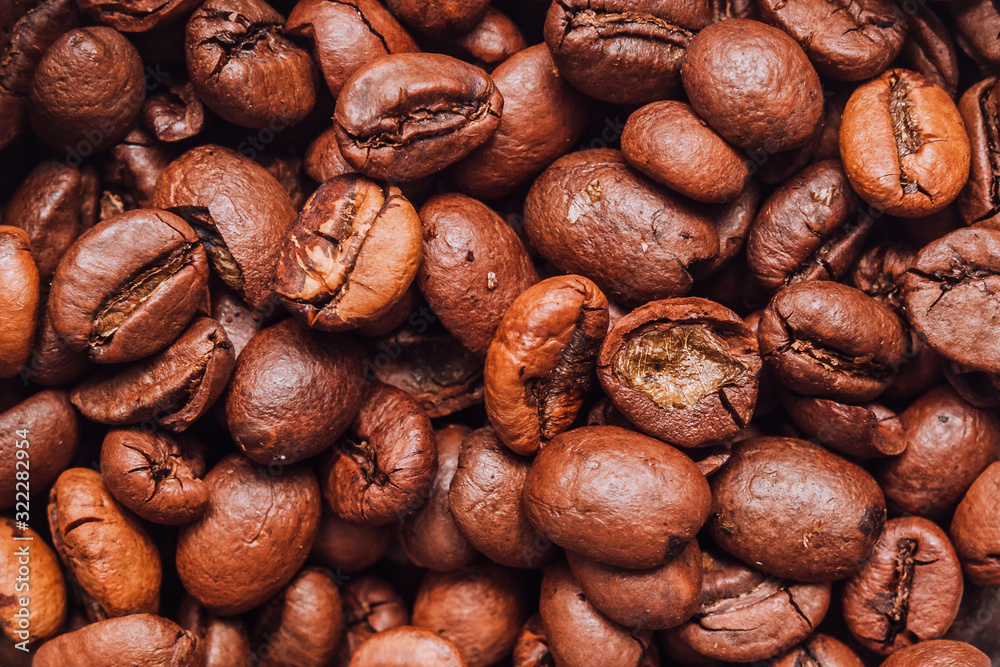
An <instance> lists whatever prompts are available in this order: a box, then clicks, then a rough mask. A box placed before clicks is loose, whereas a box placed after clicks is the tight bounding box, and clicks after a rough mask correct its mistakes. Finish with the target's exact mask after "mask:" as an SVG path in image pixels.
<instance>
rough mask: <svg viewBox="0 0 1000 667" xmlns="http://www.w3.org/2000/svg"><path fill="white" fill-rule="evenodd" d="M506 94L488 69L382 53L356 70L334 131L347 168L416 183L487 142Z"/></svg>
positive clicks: (339, 102) (445, 58)
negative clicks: (494, 82) (499, 88)
mask: <svg viewBox="0 0 1000 667" xmlns="http://www.w3.org/2000/svg"><path fill="white" fill-rule="evenodd" d="M502 110H503V95H501V94H500V91H498V90H497V88H496V86H495V85H494V84H493V81H492V79H490V77H489V75H487V74H486V72H484V71H483V70H481V69H479V68H478V67H476V66H474V65H469V64H468V63H464V62H462V61H461V60H457V59H455V58H451V57H449V56H444V55H440V54H436V53H403V54H396V55H390V56H385V57H383V58H380V59H378V60H377V61H374V62H371V63H369V64H367V65H365V66H363V67H361V68H360V69H359V70H358V71H356V72H355V73H354V74H353V75H352V76H351V77H350V78H349V79H348V80H347V82H346V83H345V84H344V87H343V89H342V90H341V92H340V96H339V97H338V98H337V110H336V112H335V113H334V116H333V127H334V130H335V131H336V133H337V141H338V142H339V144H340V150H341V152H342V153H343V155H344V158H345V159H346V160H347V162H348V163H349V164H351V165H352V166H354V167H355V168H356V169H357V170H358V171H360V172H361V173H363V174H365V175H367V176H371V177H372V178H382V179H387V180H392V181H413V180H416V179H418V178H422V177H424V176H429V175H431V174H433V173H436V172H438V171H441V170H442V169H444V168H445V167H447V166H448V165H449V164H452V163H453V162H457V161H458V160H460V159H462V158H463V157H465V156H466V155H468V154H469V153H470V152H472V150H473V149H475V148H476V146H479V145H480V144H482V143H483V142H484V141H486V140H487V139H488V138H489V137H490V135H491V134H493V132H494V131H495V130H496V128H497V125H499V123H500V113H501V112H502Z"/></svg>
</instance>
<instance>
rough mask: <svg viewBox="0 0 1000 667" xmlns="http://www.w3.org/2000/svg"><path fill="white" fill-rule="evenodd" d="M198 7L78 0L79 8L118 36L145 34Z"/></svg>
mask: <svg viewBox="0 0 1000 667" xmlns="http://www.w3.org/2000/svg"><path fill="white" fill-rule="evenodd" d="M197 5H198V0H130V1H129V2H125V3H123V2H117V1H116V0H80V8H81V9H83V11H85V12H86V13H87V14H89V15H90V17H91V18H93V19H94V20H95V21H97V22H98V23H101V24H103V25H106V26H110V27H112V28H114V29H115V30H119V31H121V32H146V31H147V30H152V29H153V28H156V27H159V26H160V25H166V24H168V23H173V22H175V21H176V20H177V19H178V18H180V17H183V16H184V15H186V14H187V13H189V12H190V11H191V10H192V9H194V8H195V7H196V6H197Z"/></svg>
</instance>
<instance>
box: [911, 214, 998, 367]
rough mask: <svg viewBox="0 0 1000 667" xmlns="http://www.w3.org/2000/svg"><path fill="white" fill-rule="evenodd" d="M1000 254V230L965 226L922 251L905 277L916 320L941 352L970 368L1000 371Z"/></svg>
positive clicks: (916, 323) (912, 314) (936, 350)
mask: <svg viewBox="0 0 1000 667" xmlns="http://www.w3.org/2000/svg"><path fill="white" fill-rule="evenodd" d="M997 257H1000V231H995V230H992V229H987V228H974V229H959V230H956V231H954V232H951V233H950V234H947V235H945V236H943V237H942V238H940V239H938V240H937V241H934V242H932V243H930V244H929V245H927V246H926V247H925V248H924V249H923V250H921V251H920V254H919V255H917V260H916V264H915V266H914V267H913V268H912V269H910V271H909V272H908V273H907V274H906V278H905V279H904V280H903V295H904V297H905V299H906V316H907V318H908V319H909V321H910V324H911V325H912V326H913V328H914V329H916V330H917V332H919V333H921V334H923V335H924V336H926V337H927V342H928V344H929V345H930V346H931V347H932V348H934V351H935V352H937V353H938V354H940V355H941V356H942V357H944V358H946V359H949V360H951V361H953V362H956V363H958V364H961V365H963V366H965V367H966V369H967V370H970V371H982V372H986V373H1000V347H998V345H997V341H996V335H995V333H994V327H993V326H992V322H993V321H994V318H995V317H996V316H995V315H993V313H995V312H996V311H995V308H994V306H995V305H996V302H997V300H998V298H1000V263H998V261H997ZM984 313H986V315H984ZM959 323H960V324H959Z"/></svg>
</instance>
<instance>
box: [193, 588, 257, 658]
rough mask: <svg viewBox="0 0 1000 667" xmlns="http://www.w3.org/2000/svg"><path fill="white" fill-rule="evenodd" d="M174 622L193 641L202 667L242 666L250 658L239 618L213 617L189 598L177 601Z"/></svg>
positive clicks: (242, 624) (245, 630)
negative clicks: (201, 656) (199, 649)
mask: <svg viewBox="0 0 1000 667" xmlns="http://www.w3.org/2000/svg"><path fill="white" fill-rule="evenodd" d="M177 623H178V625H180V626H181V627H182V628H184V629H185V630H187V631H188V632H190V633H191V634H192V635H194V636H195V637H196V638H197V640H198V644H199V646H200V647H201V649H202V651H203V653H204V654H205V662H204V665H203V667H231V666H232V665H239V666H240V667H242V666H243V665H244V664H245V661H246V659H247V656H249V655H252V653H251V650H250V636H249V634H248V633H247V628H246V624H245V623H244V622H243V619H241V618H240V617H238V616H237V617H229V618H220V617H218V616H213V615H212V614H210V613H208V611H207V610H206V609H205V607H203V606H202V605H201V604H199V603H198V601H197V600H195V599H194V598H193V597H191V596H190V595H187V594H185V595H184V597H183V598H181V603H180V607H179V608H178V610H177Z"/></svg>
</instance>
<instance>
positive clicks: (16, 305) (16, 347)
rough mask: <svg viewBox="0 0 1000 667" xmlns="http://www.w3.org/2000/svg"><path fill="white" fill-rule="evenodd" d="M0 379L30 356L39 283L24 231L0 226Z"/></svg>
mask: <svg viewBox="0 0 1000 667" xmlns="http://www.w3.org/2000/svg"><path fill="white" fill-rule="evenodd" d="M0 282H2V283H3V285H4V288H3V291H2V292H0V378H11V377H14V376H15V375H17V374H18V373H19V372H21V370H22V369H23V368H24V364H25V363H26V362H27V361H28V357H29V356H30V355H31V347H32V342H33V340H34V338H35V328H36V326H37V322H38V311H39V302H40V299H41V294H40V291H41V283H40V281H39V278H38V268H37V267H36V266H35V260H34V259H32V257H31V242H30V240H29V239H28V235H27V234H26V233H25V232H24V230H22V229H19V228H17V227H9V226H7V225H0Z"/></svg>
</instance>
